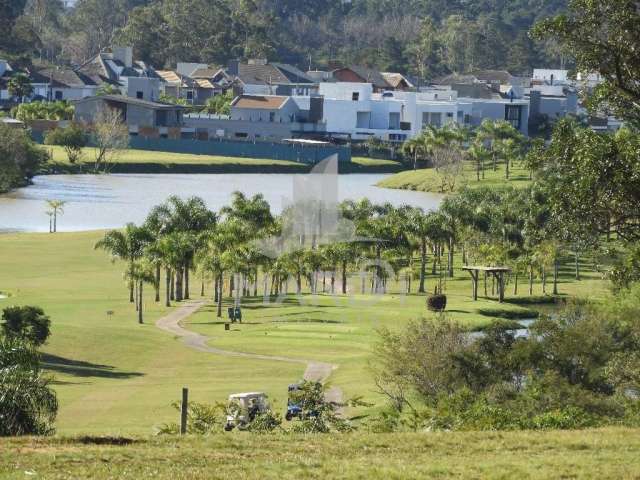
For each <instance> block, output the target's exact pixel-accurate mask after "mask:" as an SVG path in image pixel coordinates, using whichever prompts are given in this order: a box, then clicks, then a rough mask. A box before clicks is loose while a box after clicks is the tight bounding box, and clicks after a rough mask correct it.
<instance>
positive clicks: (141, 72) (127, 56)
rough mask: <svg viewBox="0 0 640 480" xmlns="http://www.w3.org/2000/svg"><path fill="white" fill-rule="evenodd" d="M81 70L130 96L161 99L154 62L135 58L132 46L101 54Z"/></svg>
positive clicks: (99, 84) (158, 79)
mask: <svg viewBox="0 0 640 480" xmlns="http://www.w3.org/2000/svg"><path fill="white" fill-rule="evenodd" d="M78 72H79V73H81V74H83V75H84V76H86V77H88V78H89V79H91V80H92V81H93V82H94V83H95V84H96V85H97V86H98V87H100V86H101V85H104V84H108V85H112V86H113V87H115V88H117V89H118V90H120V92H121V93H122V95H125V96H127V97H131V98H136V99H138V100H146V101H149V102H155V101H157V100H158V99H159V98H160V77H159V76H158V74H157V73H156V71H155V70H154V69H153V67H151V66H150V65H147V64H146V63H144V62H142V61H134V60H133V49H132V48H131V47H114V48H113V51H112V52H111V53H99V54H97V55H96V56H95V57H93V58H92V59H91V60H89V61H88V62H86V63H85V64H83V65H82V66H81V67H80V68H79V69H78Z"/></svg>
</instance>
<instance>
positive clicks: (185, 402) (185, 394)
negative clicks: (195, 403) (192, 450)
mask: <svg viewBox="0 0 640 480" xmlns="http://www.w3.org/2000/svg"><path fill="white" fill-rule="evenodd" d="M188 406H189V389H188V388H186V387H185V388H183V389H182V406H181V408H180V435H185V434H186V433H187V409H188Z"/></svg>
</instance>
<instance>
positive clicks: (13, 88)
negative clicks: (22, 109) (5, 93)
mask: <svg viewBox="0 0 640 480" xmlns="http://www.w3.org/2000/svg"><path fill="white" fill-rule="evenodd" d="M7 89H8V90H9V95H12V96H14V97H18V102H19V103H23V102H24V99H25V97H28V96H30V95H31V94H32V93H33V86H32V85H31V80H29V77H28V76H26V75H25V74H24V73H17V74H15V75H14V76H12V77H11V78H10V79H9V81H8V82H7Z"/></svg>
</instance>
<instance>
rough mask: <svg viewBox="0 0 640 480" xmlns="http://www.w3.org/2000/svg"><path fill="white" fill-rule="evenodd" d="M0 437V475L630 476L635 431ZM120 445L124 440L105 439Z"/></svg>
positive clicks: (284, 478) (635, 464) (638, 446)
mask: <svg viewBox="0 0 640 480" xmlns="http://www.w3.org/2000/svg"><path fill="white" fill-rule="evenodd" d="M99 440H100V439H93V438H86V437H85V438H50V439H32V438H21V439H12V440H0V478H3V479H4V478H6V479H23V478H29V477H35V478H50V479H58V478H93V479H107V478H123V477H127V478H156V479H170V480H177V479H183V478H184V479H186V478H238V479H240V478H242V479H278V480H288V479H324V478H345V479H356V478H385V479H413V478H416V479H417V478H420V479H422V478H487V479H506V478H518V479H530V478H536V479H556V478H598V479H624V478H629V479H631V478H637V475H638V471H640V432H638V431H637V430H629V429H615V428H609V429H602V430H590V431H581V432H572V431H561V432H553V431H549V432H500V433H492V432H485V433H477V432H463V433H423V434H417V433H416V434H408V433H406V434H375V435H374V434H344V435H315V436H285V435H264V436H262V435H246V434H241V433H235V434H230V435H216V436H212V437H208V438H197V437H186V438H139V439H133V441H132V442H133V443H130V444H128V445H109V444H97V442H98V441H99ZM113 440H115V441H114V443H116V442H117V441H120V442H126V439H113Z"/></svg>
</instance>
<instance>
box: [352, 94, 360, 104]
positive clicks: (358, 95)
mask: <svg viewBox="0 0 640 480" xmlns="http://www.w3.org/2000/svg"><path fill="white" fill-rule="evenodd" d="M351 100H353V101H354V102H357V101H358V100H360V92H353V94H351Z"/></svg>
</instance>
